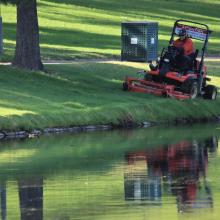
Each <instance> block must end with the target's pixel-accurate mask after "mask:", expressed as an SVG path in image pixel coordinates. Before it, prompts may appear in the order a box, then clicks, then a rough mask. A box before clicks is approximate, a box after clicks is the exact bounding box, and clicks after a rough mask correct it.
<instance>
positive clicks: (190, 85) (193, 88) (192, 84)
mask: <svg viewBox="0 0 220 220" xmlns="http://www.w3.org/2000/svg"><path fill="white" fill-rule="evenodd" d="M183 92H184V93H187V94H189V95H190V97H191V99H195V98H196V97H197V96H198V93H199V90H198V83H197V82H196V81H194V80H187V81H186V82H184V84H183Z"/></svg>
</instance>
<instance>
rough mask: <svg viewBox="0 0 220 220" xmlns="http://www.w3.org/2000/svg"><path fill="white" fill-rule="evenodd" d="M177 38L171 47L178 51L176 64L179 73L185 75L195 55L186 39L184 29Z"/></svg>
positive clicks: (191, 45)
mask: <svg viewBox="0 0 220 220" xmlns="http://www.w3.org/2000/svg"><path fill="white" fill-rule="evenodd" d="M178 36H179V38H178V39H177V40H175V41H174V42H173V46H174V47H175V48H176V49H177V50H178V55H177V57H176V62H177V66H178V67H179V69H180V71H181V72H182V73H186V72H187V70H189V68H190V66H191V65H192V61H193V58H194V54H195V52H194V47H193V42H192V40H191V39H190V38H189V37H188V35H187V32H186V30H185V29H181V30H180V31H179V33H178Z"/></svg>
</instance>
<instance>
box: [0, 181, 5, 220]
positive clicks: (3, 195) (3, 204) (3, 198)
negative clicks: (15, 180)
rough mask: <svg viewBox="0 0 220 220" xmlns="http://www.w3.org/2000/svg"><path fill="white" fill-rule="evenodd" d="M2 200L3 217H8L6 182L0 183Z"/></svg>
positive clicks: (0, 200)
mask: <svg viewBox="0 0 220 220" xmlns="http://www.w3.org/2000/svg"><path fill="white" fill-rule="evenodd" d="M0 197H1V199H0V202H1V219H2V220H5V219H6V184H5V182H1V183H0Z"/></svg>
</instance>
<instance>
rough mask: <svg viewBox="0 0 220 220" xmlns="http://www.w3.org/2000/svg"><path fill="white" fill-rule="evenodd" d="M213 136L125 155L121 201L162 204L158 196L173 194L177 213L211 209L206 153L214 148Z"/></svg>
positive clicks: (215, 141) (215, 143) (215, 146)
mask: <svg viewBox="0 0 220 220" xmlns="http://www.w3.org/2000/svg"><path fill="white" fill-rule="evenodd" d="M217 147H218V142H217V138H216V137H210V138H207V139H205V140H204V141H197V140H193V141H180V142H178V143H176V144H169V145H164V146H155V147H154V149H150V150H149V149H148V150H144V151H135V152H129V153H126V155H125V160H126V164H127V165H126V169H125V174H124V191H125V200H127V201H139V202H140V203H146V202H147V201H148V202H149V203H150V204H151V205H162V196H163V197H165V198H166V197H168V196H170V195H171V196H175V197H176V202H177V209H178V211H179V212H190V211H193V210H194V209H196V208H212V207H213V199H212V192H211V189H210V186H209V184H208V182H207V180H206V173H207V165H208V152H210V153H212V152H215V151H216V148H217Z"/></svg>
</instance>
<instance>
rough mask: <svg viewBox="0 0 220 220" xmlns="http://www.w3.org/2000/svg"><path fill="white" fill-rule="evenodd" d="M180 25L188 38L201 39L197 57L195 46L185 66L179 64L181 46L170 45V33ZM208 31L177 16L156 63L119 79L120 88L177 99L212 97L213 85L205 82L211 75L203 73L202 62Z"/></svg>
mask: <svg viewBox="0 0 220 220" xmlns="http://www.w3.org/2000/svg"><path fill="white" fill-rule="evenodd" d="M182 29H185V30H186V33H187V36H188V37H189V38H192V39H196V40H198V41H201V42H203V46H202V48H201V54H200V58H198V57H197V56H198V53H199V50H198V49H197V50H196V51H195V53H194V54H193V57H192V60H191V62H190V63H189V64H187V65H188V66H181V62H179V58H180V54H181V53H182V51H181V49H182V48H177V47H175V46H173V45H172V43H173V41H174V37H175V36H178V35H179V32H180V31H181V30H182ZM210 34H211V31H210V30H209V28H208V26H207V25H205V24H202V23H197V22H192V21H188V20H177V21H176V22H175V23H174V26H173V31H172V34H171V38H170V41H169V46H168V47H167V48H164V49H163V50H162V52H161V55H160V57H159V58H158V59H157V61H156V63H150V65H149V68H150V70H149V71H147V70H143V71H139V72H138V73H139V74H141V75H142V76H143V77H142V78H134V77H126V78H125V81H124V82H123V90H124V91H133V92H143V93H148V94H154V95H158V96H164V97H172V98H176V99H180V100H182V99H194V98H196V97H198V96H200V97H203V98H204V99H210V100H215V99H216V97H217V88H216V87H215V86H213V85H208V84H207V82H208V81H211V79H210V78H208V77H207V70H206V66H205V65H204V58H205V52H206V48H207V45H208V39H209V35H210ZM182 65H186V64H182ZM183 67H184V68H183ZM183 69H184V71H183Z"/></svg>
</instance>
